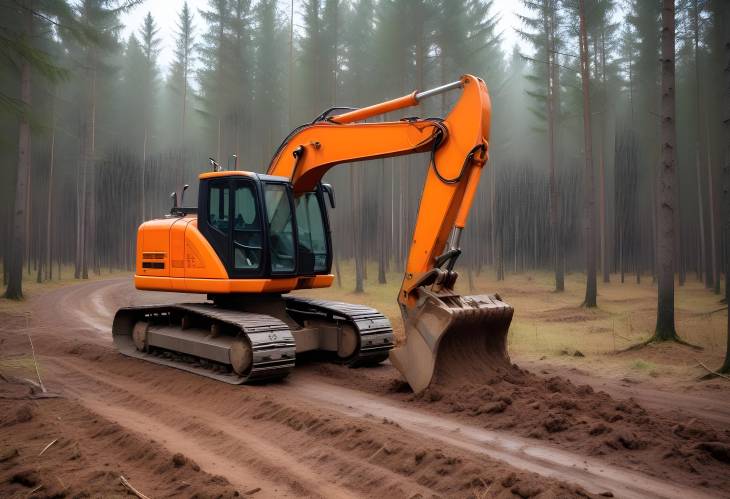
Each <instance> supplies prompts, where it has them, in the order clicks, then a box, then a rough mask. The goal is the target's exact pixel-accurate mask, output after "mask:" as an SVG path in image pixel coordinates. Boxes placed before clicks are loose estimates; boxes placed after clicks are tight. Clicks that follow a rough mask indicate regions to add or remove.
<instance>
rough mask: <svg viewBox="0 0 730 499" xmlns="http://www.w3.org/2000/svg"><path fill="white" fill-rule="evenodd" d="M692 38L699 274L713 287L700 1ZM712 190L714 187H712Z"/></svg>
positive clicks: (694, 4) (694, 8)
mask: <svg viewBox="0 0 730 499" xmlns="http://www.w3.org/2000/svg"><path fill="white" fill-rule="evenodd" d="M692 31H693V33H692V38H693V45H694V58H695V60H694V63H695V67H694V73H695V75H694V76H695V96H694V97H695V112H696V113H697V121H696V126H695V134H696V135H695V168H696V170H697V172H696V173H697V216H698V220H697V222H698V228H699V232H700V255H699V264H700V267H699V274H700V279H702V275H703V272H705V273H706V274H705V286H707V287H711V286H712V274H711V266H710V265H709V262H707V253H706V249H705V244H706V239H705V201H704V196H703V190H704V189H703V185H702V184H703V182H702V152H703V149H702V144H703V142H704V141H703V136H702V135H703V133H702V132H703V128H702V99H701V97H700V96H701V92H702V89H701V86H702V80H701V79H700V51H699V39H700V33H699V31H700V22H699V5H698V0H693V2H692ZM710 190H712V185H710Z"/></svg>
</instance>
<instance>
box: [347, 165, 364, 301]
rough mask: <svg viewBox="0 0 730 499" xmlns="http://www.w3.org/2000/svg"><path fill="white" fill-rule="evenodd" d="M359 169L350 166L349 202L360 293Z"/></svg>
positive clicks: (357, 291) (356, 273) (361, 278)
mask: <svg viewBox="0 0 730 499" xmlns="http://www.w3.org/2000/svg"><path fill="white" fill-rule="evenodd" d="M358 172H359V170H358V169H357V167H356V166H350V202H351V206H352V234H353V250H354V255H353V256H354V257H355V293H362V292H363V291H364V287H363V272H362V264H363V261H362V240H361V239H360V236H361V228H360V222H361V220H362V218H361V216H360V203H359V202H358V201H359V199H360V196H359V192H360V186H359V182H358V179H357V178H356V177H357V174H358Z"/></svg>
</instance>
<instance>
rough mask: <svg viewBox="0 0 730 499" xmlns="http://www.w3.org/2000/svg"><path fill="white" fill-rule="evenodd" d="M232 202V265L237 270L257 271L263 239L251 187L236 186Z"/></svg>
mask: <svg viewBox="0 0 730 499" xmlns="http://www.w3.org/2000/svg"><path fill="white" fill-rule="evenodd" d="M233 202H234V203H233V204H234V210H233V265H234V267H235V268H237V269H249V270H255V269H258V268H259V267H260V266H261V256H262V252H263V250H262V247H263V244H262V242H263V239H262V234H261V229H262V225H261V214H260V213H259V209H258V204H257V202H256V191H254V188H253V186H252V185H251V184H248V185H246V184H244V185H239V186H237V187H236V190H235V195H234V198H233Z"/></svg>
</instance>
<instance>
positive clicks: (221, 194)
mask: <svg viewBox="0 0 730 499" xmlns="http://www.w3.org/2000/svg"><path fill="white" fill-rule="evenodd" d="M228 196H229V189H228V186H227V185H226V184H218V185H215V184H214V185H212V186H211V187H210V201H209V207H208V223H209V224H210V225H211V226H212V227H215V228H216V229H218V230H219V231H221V232H223V233H225V234H227V233H228V209H229V208H228V206H229V205H228V199H229V198H228Z"/></svg>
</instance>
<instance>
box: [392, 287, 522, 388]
mask: <svg viewBox="0 0 730 499" xmlns="http://www.w3.org/2000/svg"><path fill="white" fill-rule="evenodd" d="M419 294H420V295H419V299H418V303H419V305H418V306H417V307H416V308H415V309H413V310H411V311H409V312H407V313H406V317H405V332H406V341H405V344H404V345H401V346H399V347H397V348H395V349H394V350H392V351H391V353H390V360H391V362H392V363H393V365H394V366H395V367H396V368H397V369H398V370H399V371H400V372H401V373H402V374H403V375H404V376H405V378H406V381H408V384H409V385H411V388H412V389H413V391H414V392H416V393H419V392H421V391H423V390H425V389H426V388H427V387H429V386H431V385H435V384H452V383H468V382H476V381H480V380H484V379H485V378H487V377H488V376H489V373H490V372H492V371H494V370H495V369H497V368H500V367H507V366H508V365H509V364H510V360H509V356H508V355H507V333H508V330H509V325H510V322H511V320H512V314H513V309H512V307H511V306H510V305H508V304H507V303H505V302H503V301H502V300H500V299H499V297H497V296H496V295H474V296H459V295H454V294H436V293H432V292H430V291H427V290H425V289H421V290H419Z"/></svg>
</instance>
